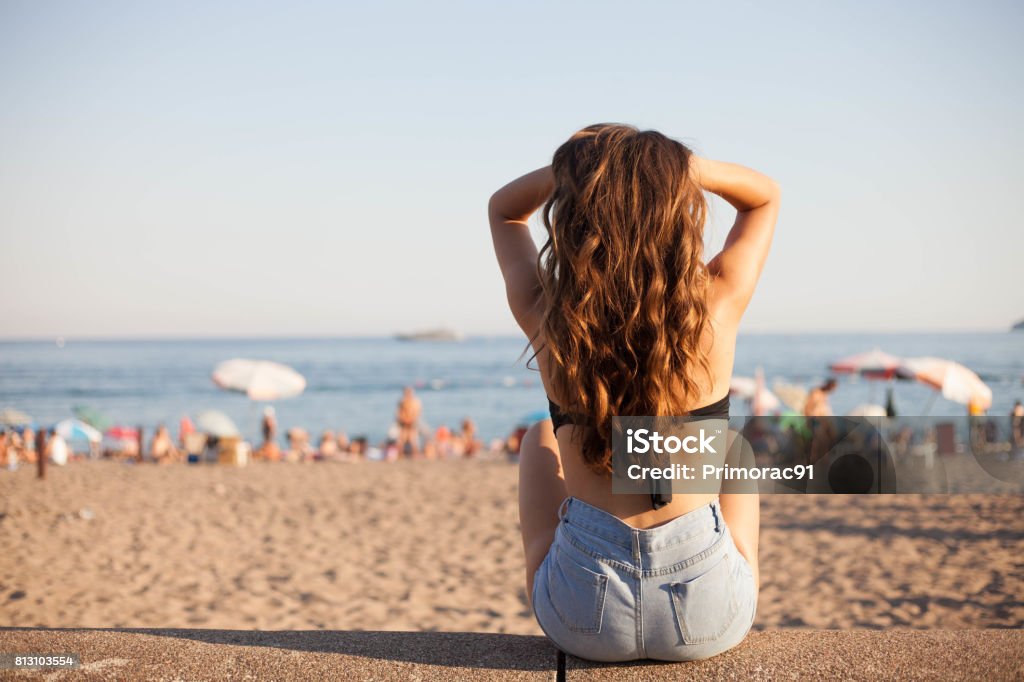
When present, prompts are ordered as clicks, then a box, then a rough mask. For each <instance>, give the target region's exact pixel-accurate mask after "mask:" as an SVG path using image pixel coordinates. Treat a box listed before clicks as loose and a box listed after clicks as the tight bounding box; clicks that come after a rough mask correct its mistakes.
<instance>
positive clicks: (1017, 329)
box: [1010, 320, 1024, 332]
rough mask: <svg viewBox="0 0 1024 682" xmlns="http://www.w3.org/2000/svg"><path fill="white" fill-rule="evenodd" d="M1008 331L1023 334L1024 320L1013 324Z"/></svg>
mask: <svg viewBox="0 0 1024 682" xmlns="http://www.w3.org/2000/svg"><path fill="white" fill-rule="evenodd" d="M1010 331H1012V332H1024V320H1021V321H1020V322H1018V323H1017V324H1015V325H1013V326H1012V327H1010Z"/></svg>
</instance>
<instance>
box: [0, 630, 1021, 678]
mask: <svg viewBox="0 0 1024 682" xmlns="http://www.w3.org/2000/svg"><path fill="white" fill-rule="evenodd" d="M0 652H23V653H54V654H56V653H77V654H80V655H81V656H82V669H80V670H77V671H47V673H46V678H47V679H49V680H62V679H69V680H70V679H74V680H80V679H86V680H126V679H146V680H172V679H173V680H182V679H184V680H208V679H210V680H212V679H274V680H307V679H340V680H392V679H394V680H408V679H415V680H422V681H423V682H430V681H432V680H461V679H473V680H554V679H557V678H562V679H565V680H568V681H570V682H573V681H580V680H591V681H597V680H672V679H684V678H685V679H702V680H703V679H711V680H717V679H721V680H735V679H739V680H748V679H752V680H792V679H822V680H831V679H848V680H872V681H874V680H888V679H892V680H933V679H934V680H939V679H941V680H956V679H963V680H981V679H984V680H1003V679H1006V680H1011V679H1012V680H1019V679H1024V630H955V631H954V630H845V631H838V630H827V631H820V630H815V631H812V630H776V631H765V632H755V633H751V635H750V636H749V637H748V638H747V639H746V641H745V642H744V643H743V644H741V645H740V646H739V647H737V648H736V649H733V650H732V651H729V652H727V653H725V654H722V655H721V656H717V657H715V658H712V659H709V660H706V661H698V662H694V663H656V662H651V661H642V662H638V663H628V664H611V665H609V664H594V663H589V662H587V661H582V660H579V659H577V658H574V657H572V656H562V655H561V654H559V653H558V652H557V651H556V650H555V649H554V647H552V646H551V644H550V643H548V642H547V640H545V639H544V638H543V637H526V636H520V635H496V634H477V633H435V632H335V631H324V630H314V631H295V632H260V631H252V630H79V629H66V630H49V629H29V628H0ZM30 677H39V673H37V672H36V673H31V672H14V671H10V670H5V671H0V679H26V678H30Z"/></svg>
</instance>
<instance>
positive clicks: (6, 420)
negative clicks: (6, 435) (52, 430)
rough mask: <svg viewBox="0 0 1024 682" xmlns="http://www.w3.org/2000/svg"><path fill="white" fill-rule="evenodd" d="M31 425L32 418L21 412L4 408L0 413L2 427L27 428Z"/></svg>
mask: <svg viewBox="0 0 1024 682" xmlns="http://www.w3.org/2000/svg"><path fill="white" fill-rule="evenodd" d="M31 423H32V417H30V416H28V415H27V414H25V413H24V412H22V411H21V410H16V409H14V408H13V407H7V408H4V409H3V410H2V411H0V425H3V426H28V425H29V424H31Z"/></svg>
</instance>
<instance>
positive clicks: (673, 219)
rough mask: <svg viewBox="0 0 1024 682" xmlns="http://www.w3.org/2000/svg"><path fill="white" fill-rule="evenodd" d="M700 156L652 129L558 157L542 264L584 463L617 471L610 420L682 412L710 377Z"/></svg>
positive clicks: (552, 350)
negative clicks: (693, 168)
mask: <svg viewBox="0 0 1024 682" xmlns="http://www.w3.org/2000/svg"><path fill="white" fill-rule="evenodd" d="M691 156H692V152H691V151H690V150H689V149H688V148H687V147H685V146H684V145H683V144H681V143H679V142H677V141H675V140H672V139H670V138H668V137H666V136H664V135H662V134H661V133H658V132H655V131H653V130H645V131H640V130H637V129H636V128H633V127H631V126H625V125H613V124H601V125H593V126H589V127H587V128H584V129H583V130H581V131H579V132H578V133H576V134H575V135H573V136H572V137H571V138H569V140H568V141H567V142H565V143H564V144H563V145H562V146H561V147H559V148H558V150H557V151H556V152H555V156H554V159H553V161H552V164H551V167H552V170H553V173H554V177H555V189H554V193H553V194H552V195H551V198H550V199H549V200H548V202H547V204H546V205H545V206H544V211H543V216H544V226H545V228H546V229H547V233H548V239H547V241H546V242H545V244H544V246H543V248H542V249H541V251H540V258H539V261H538V267H539V270H540V279H541V285H542V288H543V301H544V314H543V320H542V323H541V329H540V335H541V339H542V342H543V346H544V348H545V349H546V350H547V352H548V371H549V378H550V380H551V382H552V386H551V388H552V389H553V391H554V393H555V395H556V396H557V398H558V399H559V400H560V401H561V402H562V404H561V407H562V409H563V410H565V411H566V412H571V413H573V414H576V415H580V416H582V417H583V418H584V419H585V420H586V425H587V426H588V427H589V428H585V429H581V430H580V433H582V439H583V440H582V452H583V459H584V461H585V462H586V463H587V465H588V466H589V467H590V468H591V469H592V470H594V471H595V472H597V473H601V474H605V473H608V472H609V471H610V470H611V451H610V445H611V435H612V417H615V416H630V415H683V414H686V410H687V406H688V404H689V401H690V400H691V399H692V398H694V397H696V396H698V395H699V394H700V393H701V392H702V391H701V389H702V387H704V386H706V385H707V384H706V382H705V380H706V379H710V376H711V373H710V369H709V366H708V361H707V356H706V353H705V350H704V349H705V348H706V346H705V345H704V344H705V343H707V341H708V337H706V336H705V333H706V332H707V333H710V329H709V321H708V306H707V290H708V286H709V281H710V280H709V276H708V271H707V268H706V267H705V264H704V257H703V256H704V222H705V217H706V213H707V204H706V202H705V199H704V194H703V192H702V191H701V189H700V186H699V185H698V183H697V182H696V181H695V179H694V178H693V174H692V173H691V172H690V159H691Z"/></svg>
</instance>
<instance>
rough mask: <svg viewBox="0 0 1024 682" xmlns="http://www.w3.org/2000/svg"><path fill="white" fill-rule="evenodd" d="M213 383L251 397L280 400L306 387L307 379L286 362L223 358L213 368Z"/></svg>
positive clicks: (297, 393) (254, 398)
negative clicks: (223, 359)
mask: <svg viewBox="0 0 1024 682" xmlns="http://www.w3.org/2000/svg"><path fill="white" fill-rule="evenodd" d="M213 382H214V383H215V384H217V385H218V386H220V387H221V388H223V389H225V390H228V391H236V392H238V393H244V394H245V395H247V396H249V398H250V399H251V400H280V399H282V398H291V397H294V396H297V395H299V394H300V393H302V392H303V391H304V390H306V378H305V377H303V376H302V375H301V374H299V373H298V372H296V371H295V370H294V369H292V368H291V367H288V366H287V365H282V364H280V363H277V362H269V361H267V360H243V359H241V358H235V359H233V360H226V361H224V362H222V363H220V364H219V365H217V367H216V368H215V369H214V370H213Z"/></svg>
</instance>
